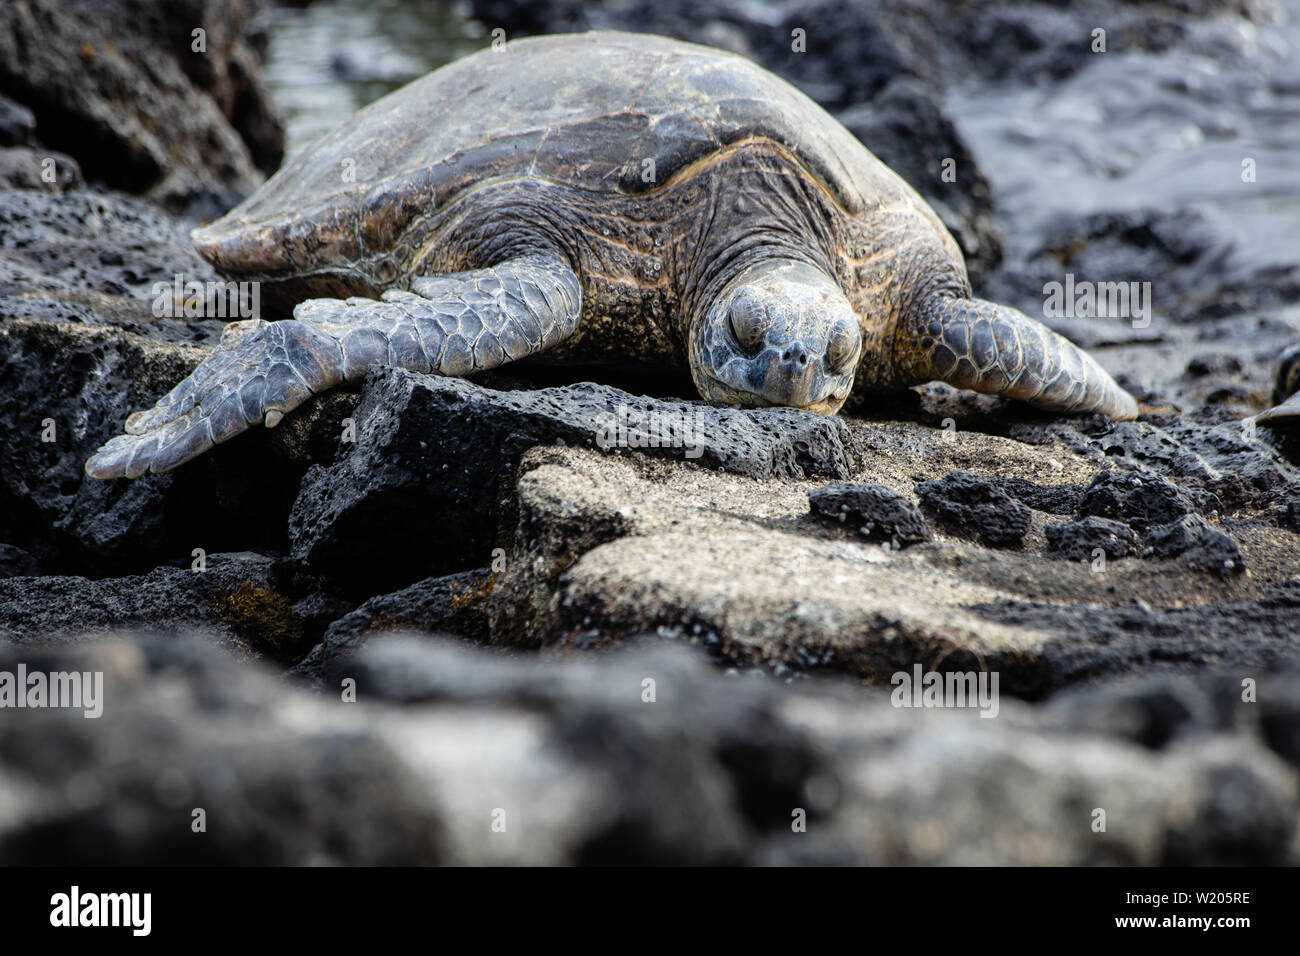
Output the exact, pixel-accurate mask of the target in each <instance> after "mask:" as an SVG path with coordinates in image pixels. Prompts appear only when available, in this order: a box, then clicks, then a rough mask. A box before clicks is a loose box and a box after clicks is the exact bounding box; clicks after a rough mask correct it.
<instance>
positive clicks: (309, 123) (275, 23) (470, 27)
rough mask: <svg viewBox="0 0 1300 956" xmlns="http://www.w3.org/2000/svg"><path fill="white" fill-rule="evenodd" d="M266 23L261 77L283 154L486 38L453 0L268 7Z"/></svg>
mask: <svg viewBox="0 0 1300 956" xmlns="http://www.w3.org/2000/svg"><path fill="white" fill-rule="evenodd" d="M269 27H270V44H269V47H268V49H267V62H266V81H267V83H268V84H269V85H270V87H271V88H272V89H273V90H274V92H275V96H276V99H277V100H278V101H279V103H280V106H281V107H282V108H283V109H284V111H285V114H286V120H287V130H286V132H287V136H288V148H287V151H286V155H285V158H286V159H288V158H289V157H291V156H293V155H294V154H295V153H298V152H299V151H301V150H302V149H303V148H305V147H306V146H309V145H311V144H312V143H313V142H315V141H316V140H317V139H319V138H320V137H321V136H323V135H324V134H325V133H327V132H329V131H330V130H331V129H332V128H333V127H334V126H335V125H337V124H338V123H340V122H342V121H343V120H344V119H346V118H347V117H349V116H351V115H352V114H353V113H354V112H356V111H357V110H358V109H360V108H361V107H363V106H365V105H366V104H367V103H371V102H373V101H374V100H376V99H378V98H379V97H381V96H383V95H384V94H386V93H390V92H392V91H393V90H395V89H397V88H398V87H399V86H402V85H403V84H405V83H407V82H409V81H410V80H413V79H415V78H416V77H418V76H423V75H424V74H425V73H427V72H429V71H430V70H433V69H436V68H437V67H439V66H442V65H443V64H444V63H449V62H451V61H452V60H455V59H457V58H458V57H461V56H464V55H466V54H468V53H472V52H474V51H475V50H479V49H482V48H483V47H484V46H485V45H486V44H487V42H488V37H487V31H486V30H485V29H484V28H483V26H482V25H480V24H479V23H476V22H475V21H473V20H471V19H469V17H468V16H467V15H466V14H465V12H464V10H463V9H462V8H461V7H460V6H459V5H456V4H446V5H443V4H427V3H414V2H411V0H374V2H371V0H320V2H317V3H313V4H311V5H310V6H308V7H302V8H298V7H273V8H272V9H271V10H270V20H269Z"/></svg>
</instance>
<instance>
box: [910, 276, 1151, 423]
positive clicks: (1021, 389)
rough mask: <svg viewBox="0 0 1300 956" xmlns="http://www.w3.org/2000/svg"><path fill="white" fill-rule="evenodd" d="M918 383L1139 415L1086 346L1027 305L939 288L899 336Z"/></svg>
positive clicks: (1122, 417)
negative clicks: (1006, 303)
mask: <svg viewBox="0 0 1300 956" xmlns="http://www.w3.org/2000/svg"><path fill="white" fill-rule="evenodd" d="M894 358H895V361H896V362H897V363H898V368H899V370H900V371H901V372H902V373H903V374H904V375H905V376H910V377H911V378H912V380H913V381H914V382H927V381H931V380H935V379H937V380H939V381H942V382H947V383H948V384H949V385H952V386H954V387H955V388H969V389H973V390H974V391H977V392H986V393H989V394H993V395H1006V396H1008V397H1010V398H1019V399H1023V400H1024V401H1026V402H1029V403H1030V404H1031V405H1035V406H1037V407H1039V408H1043V409H1047V410H1048V411H1053V412H1066V413H1074V414H1079V413H1085V412H1097V413H1100V414H1102V415H1107V416H1109V417H1110V418H1113V419H1116V420H1118V421H1132V420H1133V419H1135V418H1137V414H1138V407H1137V402H1136V401H1135V400H1134V399H1133V396H1132V395H1130V394H1129V393H1128V392H1126V391H1124V389H1122V388H1120V387H1119V386H1118V385H1117V384H1115V380H1114V379H1113V378H1111V377H1110V375H1109V374H1108V373H1107V372H1106V370H1105V369H1103V368H1102V367H1101V366H1100V365H1098V364H1097V363H1096V361H1095V360H1094V359H1093V358H1092V357H1091V356H1090V355H1088V354H1087V353H1086V352H1084V351H1083V350H1082V349H1081V348H1079V347H1078V346H1077V345H1075V344H1074V343H1073V342H1071V341H1070V340H1069V339H1066V338H1064V337H1062V336H1060V335H1057V334H1056V333H1055V332H1053V331H1052V330H1051V329H1049V328H1047V326H1045V325H1043V324H1042V323H1041V322H1035V321H1034V320H1033V319H1031V318H1029V316H1027V315H1025V314H1024V313H1022V312H1017V311H1016V310H1015V309H1012V308H1008V307H1006V306H1002V305H997V304H996V303H994V302H986V301H984V300H983V299H963V298H957V297H953V296H945V295H934V296H931V297H930V298H929V299H927V300H926V302H925V303H924V305H923V307H922V308H921V309H920V310H918V312H917V313H916V314H915V317H914V318H913V319H912V321H910V322H900V323H899V328H898V331H897V334H896V335H895V340H894Z"/></svg>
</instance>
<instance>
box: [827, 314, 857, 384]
mask: <svg viewBox="0 0 1300 956" xmlns="http://www.w3.org/2000/svg"><path fill="white" fill-rule="evenodd" d="M861 338H862V336H861V334H860V333H859V332H858V327H857V325H856V324H850V323H848V322H836V323H835V325H834V327H833V328H832V329H831V335H830V341H829V342H828V343H827V345H826V367H827V369H829V370H830V371H831V372H832V373H834V374H840V373H842V372H847V371H848V370H849V362H851V361H852V360H853V357H854V355H856V354H857V351H858V343H859V341H861Z"/></svg>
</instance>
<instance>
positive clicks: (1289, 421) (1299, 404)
mask: <svg viewBox="0 0 1300 956" xmlns="http://www.w3.org/2000/svg"><path fill="white" fill-rule="evenodd" d="M1255 421H1257V422H1260V423H1262V424H1265V425H1273V426H1277V427H1290V426H1295V425H1300V345H1293V346H1291V347H1290V348H1289V349H1287V350H1286V351H1284V352H1283V353H1282V355H1281V357H1279V358H1278V360H1277V368H1276V369H1275V370H1274V372H1273V407H1272V408H1270V409H1268V410H1266V411H1264V412H1261V413H1260V414H1258V415H1256V416H1255Z"/></svg>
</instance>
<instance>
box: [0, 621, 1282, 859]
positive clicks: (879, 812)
mask: <svg viewBox="0 0 1300 956" xmlns="http://www.w3.org/2000/svg"><path fill="white" fill-rule="evenodd" d="M20 660H21V661H22V662H23V663H24V664H25V665H26V666H27V667H28V668H33V669H34V668H43V669H46V670H49V671H59V670H64V671H67V670H78V671H89V672H92V673H93V672H96V671H98V672H101V673H102V674H103V693H102V700H101V704H102V715H101V716H99V717H97V718H93V719H86V718H85V717H84V716H83V714H82V711H80V710H51V709H24V710H16V711H10V712H7V714H8V715H7V717H6V719H5V720H4V721H0V766H3V768H4V770H3V772H2V773H0V801H2V805H3V806H4V807H5V812H4V814H3V816H0V862H3V863H5V864H9V865H13V864H19V865H21V864H31V863H40V864H44V865H50V864H65V863H71V864H79V865H87V864H90V865H93V864H106V863H133V864H173V865H178V864H186V865H194V864H234V863H240V864H250V863H251V864H280V865H299V864H339V863H346V864H369V865H394V864H433V863H441V864H573V863H587V864H600V863H621V864H635V863H641V864H719V863H723V864H726V863H730V864H736V863H741V864H743V863H758V864H790V863H804V864H807V863H821V864H995V865H996V864H1010V865H1070V864H1100V863H1108V864H1134V865H1156V864H1166V863H1176V864H1188V865H1195V864H1283V863H1296V862H1297V856H1296V848H1295V842H1294V837H1295V821H1296V811H1297V809H1298V807H1297V796H1298V789H1297V772H1296V765H1295V763H1294V760H1295V754H1294V750H1293V749H1289V748H1291V747H1292V746H1293V741H1294V738H1295V736H1296V733H1297V729H1298V725H1297V724H1296V719H1297V715H1296V712H1295V709H1294V707H1292V706H1290V703H1289V702H1290V701H1293V700H1294V699H1295V696H1296V695H1297V693H1298V692H1300V685H1297V683H1296V676H1295V674H1289V675H1285V674H1277V675H1261V676H1260V683H1259V694H1260V697H1259V702H1258V703H1255V704H1244V703H1239V702H1236V700H1237V697H1236V694H1237V688H1236V686H1235V683H1234V682H1231V681H1229V682H1228V683H1226V684H1224V683H1220V684H1214V683H1212V682H1210V681H1201V682H1197V683H1196V684H1193V685H1188V689H1187V690H1186V691H1183V692H1182V697H1183V698H1184V699H1187V700H1188V701H1189V702H1190V701H1193V700H1195V697H1194V696H1192V695H1194V694H1197V693H1200V694H1202V695H1204V697H1205V699H1206V700H1207V701H1210V702H1212V703H1213V704H1214V705H1215V706H1217V708H1218V709H1219V711H1221V712H1222V714H1223V715H1224V716H1223V717H1221V718H1219V719H1217V720H1216V719H1212V717H1211V715H1209V714H1190V713H1189V714H1187V715H1186V716H1185V717H1184V718H1182V719H1181V720H1178V719H1174V720H1169V719H1166V720H1165V722H1164V723H1165V729H1164V730H1163V731H1162V732H1161V733H1160V734H1159V735H1158V736H1156V737H1153V738H1148V740H1146V741H1145V742H1138V741H1135V740H1133V739H1132V737H1133V735H1134V733H1135V732H1136V731H1138V730H1140V728H1138V727H1136V726H1133V727H1132V728H1131V727H1129V726H1125V725H1122V724H1116V725H1112V726H1106V725H1099V724H1098V722H1097V720H1096V716H1095V715H1096V713H1097V709H1096V707H1095V706H1090V705H1089V702H1088V700H1087V699H1086V698H1083V699H1081V698H1077V697H1076V698H1074V699H1072V700H1070V701H1068V702H1067V701H1063V702H1062V704H1061V706H1059V707H1056V706H1054V707H1049V708H1048V709H1047V710H1045V711H1042V712H1035V711H1033V710H1030V709H1028V708H1026V707H1024V706H1023V705H1019V704H1016V703H1015V702H1013V701H1007V700H1004V701H1002V703H1001V707H1000V708H999V710H998V712H997V715H996V716H995V717H994V718H993V719H985V718H983V717H981V716H980V711H978V710H974V709H971V710H963V711H955V710H950V711H935V710H928V711H927V710H920V711H917V710H910V709H902V708H898V707H894V706H891V704H890V698H889V695H888V693H887V692H885V691H877V692H863V691H862V690H860V689H853V688H848V687H843V686H837V685H829V684H827V685H823V684H821V683H813V682H803V683H800V684H796V685H794V686H786V685H783V684H780V683H778V682H774V681H770V680H763V679H760V678H755V677H751V676H724V675H722V674H719V673H718V672H717V671H716V670H714V669H712V668H710V667H708V666H707V665H706V664H704V663H703V662H702V661H700V660H699V659H698V658H697V657H695V656H694V655H690V654H688V653H686V652H685V651H684V650H683V649H681V648H663V647H659V648H656V649H643V650H640V651H634V652H630V653H622V654H618V655H614V656H601V657H593V658H588V659H585V660H581V661H577V660H572V661H564V662H553V661H521V660H512V659H510V658H506V657H501V656H497V655H492V654H489V653H486V652H475V651H472V650H469V649H466V648H464V647H461V646H457V645H454V644H447V643H437V642H430V641H427V640H415V639H410V638H402V637H390V638H386V639H382V640H377V641H375V642H373V643H371V644H370V645H368V646H367V647H366V648H365V649H364V650H362V651H361V652H360V654H359V655H358V656H357V657H356V658H355V660H354V661H353V662H352V664H351V669H350V671H348V674H349V676H350V679H351V684H350V685H348V686H349V687H354V688H355V701H356V702H346V700H345V697H348V696H349V695H350V690H348V689H347V688H346V687H342V686H334V687H331V688H328V689H327V690H326V691H325V692H324V693H322V694H320V695H319V696H317V695H312V694H310V693H308V692H306V691H301V690H294V689H287V688H285V687H284V686H283V685H282V684H280V683H279V682H278V681H276V680H275V679H274V678H273V677H271V676H270V675H269V674H266V673H264V672H262V671H260V670H258V669H257V668H256V667H254V666H252V665H248V664H241V663H238V662H236V661H234V660H233V659H231V658H229V657H228V656H226V655H224V654H223V653H221V652H220V651H217V650H215V649H213V648H212V647H211V646H210V645H208V644H206V643H203V642H198V641H186V640H173V641H168V642H162V641H139V640H136V639H126V640H121V641H107V642H100V643H97V644H95V645H93V646H89V647H85V648H82V649H79V650H77V651H75V652H74V651H71V650H52V649H51V650H46V651H44V652H42V653H40V654H36V655H31V654H24V655H23V656H22V657H21V658H19V657H18V656H17V655H15V654H14V653H13V651H12V650H4V649H0V671H5V670H9V671H12V670H13V669H14V668H15V667H16V666H17V665H18V663H19V661H20ZM1112 698H1113V700H1114V702H1115V703H1116V704H1119V705H1123V706H1126V707H1128V712H1130V713H1132V714H1133V715H1134V717H1135V718H1136V719H1141V718H1140V715H1141V714H1142V713H1143V711H1144V708H1146V709H1148V710H1149V709H1150V707H1149V704H1147V703H1146V702H1147V701H1151V700H1152V695H1151V689H1150V688H1149V687H1142V686H1134V687H1132V689H1127V688H1125V689H1119V690H1116V691H1113V692H1112ZM1107 712H1108V713H1112V712H1114V710H1113V709H1108V711H1107ZM143 742H147V743H148V746H143V745H142V743H143ZM1289 761H1290V762H1289ZM1099 820H1100V821H1102V826H1101V827H1099V826H1098V825H1097V821H1099Z"/></svg>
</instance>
